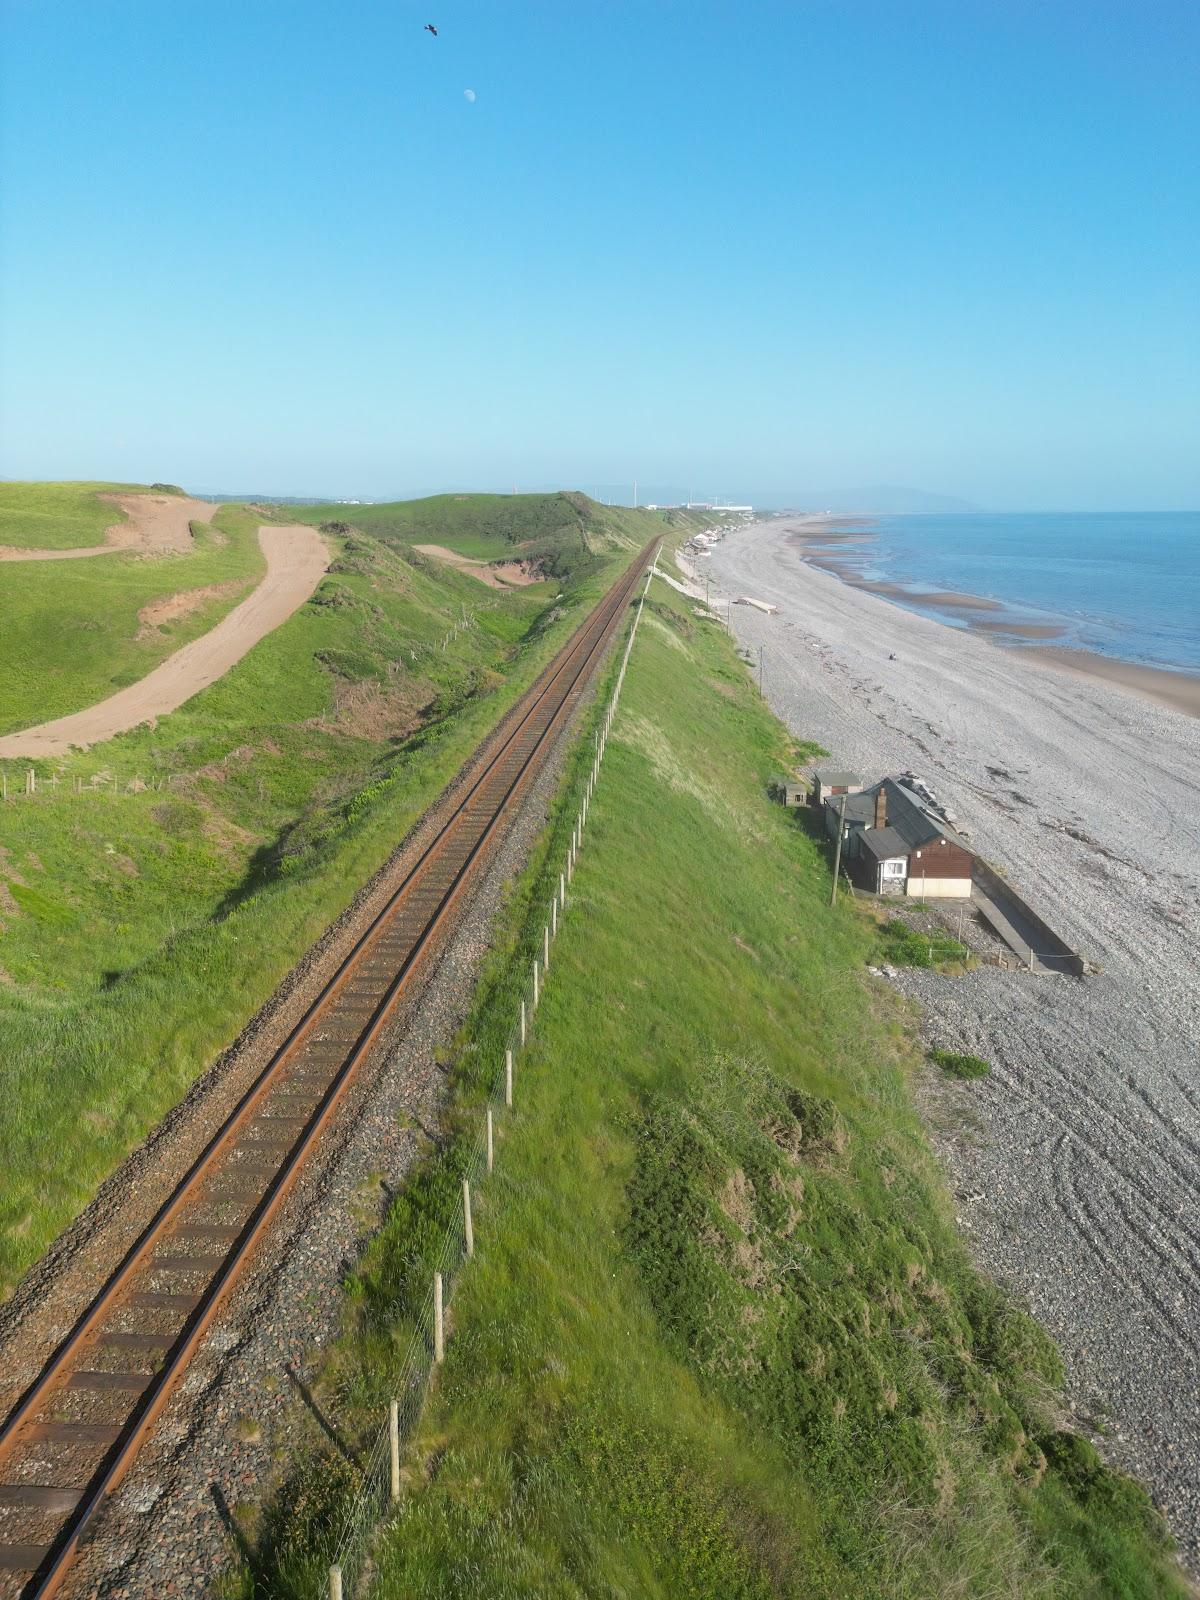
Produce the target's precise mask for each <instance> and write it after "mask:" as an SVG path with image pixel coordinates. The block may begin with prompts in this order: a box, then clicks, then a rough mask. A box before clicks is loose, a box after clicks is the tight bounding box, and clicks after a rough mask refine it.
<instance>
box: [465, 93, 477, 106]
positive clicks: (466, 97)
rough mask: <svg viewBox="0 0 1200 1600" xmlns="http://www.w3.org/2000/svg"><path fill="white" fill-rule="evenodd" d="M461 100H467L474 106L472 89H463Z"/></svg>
mask: <svg viewBox="0 0 1200 1600" xmlns="http://www.w3.org/2000/svg"><path fill="white" fill-rule="evenodd" d="M463 99H464V100H469V101H470V102H471V104H472V105H474V104H475V91H474V89H464V90H463Z"/></svg>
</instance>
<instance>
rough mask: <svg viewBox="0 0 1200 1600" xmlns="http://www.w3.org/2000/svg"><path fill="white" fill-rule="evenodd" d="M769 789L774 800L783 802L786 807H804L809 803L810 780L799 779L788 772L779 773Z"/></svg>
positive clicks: (772, 780)
mask: <svg viewBox="0 0 1200 1600" xmlns="http://www.w3.org/2000/svg"><path fill="white" fill-rule="evenodd" d="M767 787H768V791H769V793H770V794H771V796H772V798H773V799H775V800H782V802H783V803H784V805H785V806H802V805H805V804H806V803H807V801H808V780H807V779H806V778H797V777H795V776H792V775H789V774H788V773H786V772H777V773H776V774H775V776H774V777H773V778H772V779H771V781H770V783H769V784H768V786H767Z"/></svg>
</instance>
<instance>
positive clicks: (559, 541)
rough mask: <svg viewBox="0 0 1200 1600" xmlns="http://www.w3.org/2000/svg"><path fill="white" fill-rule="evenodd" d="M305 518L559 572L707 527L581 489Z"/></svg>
mask: <svg viewBox="0 0 1200 1600" xmlns="http://www.w3.org/2000/svg"><path fill="white" fill-rule="evenodd" d="M298 516H299V520H300V521H302V522H315V523H321V522H338V523H344V524H346V525H347V526H348V527H353V528H360V529H361V530H362V531H363V532H364V533H370V534H374V535H375V537H376V538H379V539H384V540H387V541H395V542H396V543H400V544H440V545H444V546H445V547H446V548H447V549H449V550H454V551H457V552H458V554H459V555H464V556H470V557H471V558H472V559H474V560H479V561H498V560H502V559H504V558H506V557H516V558H518V559H520V560H528V561H537V562H538V563H539V564H540V565H541V566H542V568H543V569H544V570H545V571H547V572H552V573H554V574H556V575H558V576H564V575H565V574H566V573H568V572H570V571H573V570H575V569H576V568H578V566H579V564H580V562H581V561H583V560H586V559H587V558H589V557H595V556H599V555H601V554H604V553H606V552H608V551H613V550H625V549H628V550H632V549H640V548H641V546H642V545H644V544H645V543H646V541H647V540H648V539H650V538H652V537H653V535H654V534H655V532H656V531H660V530H661V529H662V527H663V525H664V523H666V524H667V525H674V523H675V522H676V521H678V520H679V519H682V520H683V521H684V522H685V523H687V524H688V525H692V524H693V523H694V525H695V526H696V527H698V528H699V527H704V526H705V525H706V524H707V523H708V522H710V521H711V520H712V519H711V518H706V517H705V516H703V515H702V514H699V513H697V514H695V515H691V514H689V513H687V512H653V511H635V510H633V509H632V508H630V507H628V506H602V505H600V504H598V503H597V502H596V501H595V500H592V499H590V498H589V497H588V496H587V495H586V494H580V493H578V492H577V491H576V490H565V489H564V490H559V491H557V492H555V493H552V494H436V495H430V496H428V497H427V498H426V499H423V500H397V501H393V502H391V503H390V504H386V505H347V504H345V503H338V502H330V503H329V504H326V505H323V506H322V505H317V506H302V507H301V508H300V509H299V511H298Z"/></svg>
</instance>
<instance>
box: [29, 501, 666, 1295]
mask: <svg viewBox="0 0 1200 1600" xmlns="http://www.w3.org/2000/svg"><path fill="white" fill-rule="evenodd" d="M547 498H552V497H547ZM290 515H291V513H289V516H290ZM260 521H262V514H261V513H258V512H255V513H253V514H251V513H249V512H247V511H246V510H245V509H242V508H237V507H226V508H224V509H223V510H222V512H221V513H220V517H219V528H220V529H224V530H225V533H226V536H227V537H228V539H229V544H228V545H227V546H223V547H218V549H217V551H216V552H215V553H216V555H218V556H221V557H228V556H229V555H230V553H231V552H235V551H236V550H237V549H238V548H239V539H240V538H241V537H242V536H243V535H247V536H248V534H249V533H250V532H252V530H253V529H254V528H255V527H256V526H257V524H258V523H259V522H260ZM659 526H661V524H660V523H658V522H657V521H656V520H655V519H654V518H652V517H651V516H649V515H646V514H642V515H641V520H640V522H637V521H635V522H634V523H633V524H631V527H633V528H636V530H637V532H638V534H639V535H640V537H639V538H638V541H637V542H638V543H639V544H640V543H643V542H644V541H645V539H646V538H648V537H649V536H650V535H651V533H652V532H653V531H655V529H656V528H658V527H659ZM449 533H450V535H451V536H452V537H453V535H454V528H453V523H452V522H451V525H450V528H449ZM330 537H331V539H332V542H333V544H334V545H335V547H336V549H337V556H336V559H335V561H334V563H333V566H332V568H331V570H330V572H329V574H328V575H327V577H326V578H325V579H324V580H323V582H322V583H321V585H320V587H319V588H318V590H317V592H316V594H315V595H314V596H313V598H312V599H311V600H310V601H309V602H308V603H307V604H306V605H304V606H303V607H301V608H300V610H299V611H298V612H297V613H296V614H295V615H294V616H293V617H292V618H291V619H290V620H289V621H288V622H287V623H285V624H284V625H283V626H282V627H281V628H279V629H277V630H276V631H275V632H274V633H272V634H270V635H269V636H268V637H267V638H265V639H264V640H262V641H261V642H260V643H259V644H258V645H257V646H256V647H255V648H254V649H253V650H252V651H250V653H249V654H248V655H247V656H246V657H245V658H244V659H243V660H242V661H241V662H239V663H238V665H237V666H235V667H234V668H233V670H232V671H230V672H229V673H228V674H226V676H225V677H224V678H222V679H221V680H220V681H219V682H218V683H215V684H213V685H212V686H211V687H210V688H208V689H206V690H205V691H203V693H201V694H199V695H196V696H195V697H194V698H193V699H191V700H190V701H188V702H187V704H186V705H184V706H182V707H181V708H180V709H179V710H178V711H176V712H174V713H173V714H172V715H171V716H169V717H165V718H163V719H161V720H160V722H159V724H158V726H157V727H156V728H154V729H149V728H143V729H140V730H135V731H133V732H131V733H128V734H124V735H122V736H120V737H119V738H116V739H113V740H110V741H108V742H107V743H105V744H103V745H100V746H97V747H95V748H93V749H92V750H91V751H88V752H86V753H82V754H75V755H71V756H68V757H63V758H61V759H54V760H44V761H37V762H33V763H29V762H25V761H22V762H20V763H15V764H14V763H10V764H9V765H8V776H9V795H10V798H9V801H8V803H7V805H5V806H4V807H3V809H2V810H0V1095H2V1096H3V1102H4V1105H5V1113H6V1114H5V1118H4V1119H3V1123H2V1125H0V1167H2V1168H3V1170H4V1175H5V1179H4V1183H3V1185H0V1293H3V1292H4V1289H5V1288H6V1287H7V1288H11V1285H12V1284H13V1282H14V1280H15V1278H16V1277H17V1276H18V1275H19V1274H20V1272H21V1271H22V1270H23V1269H24V1268H25V1267H26V1266H27V1265H28V1264H29V1263H30V1262H31V1261H33V1260H34V1259H36V1258H37V1256H38V1255H39V1254H40V1253H41V1252H42V1251H43V1250H44V1249H45V1247H46V1245H47V1244H48V1243H49V1242H50V1240H51V1239H53V1237H54V1236H55V1234H56V1233H57V1232H58V1231H59V1230H60V1229H61V1228H62V1227H63V1226H64V1224H66V1223H67V1222H68V1221H70V1219H71V1217H72V1216H73V1215H75V1214H76V1212H78V1210H79V1209H80V1208H81V1207H82V1206H83V1205H84V1204H86V1202H87V1201H88V1199H89V1198H90V1197H91V1195H92V1193H93V1192H94V1190H95V1188H96V1186H97V1184H98V1183H99V1182H100V1181H101V1180H102V1179H103V1178H104V1177H105V1176H106V1175H107V1174H108V1173H109V1172H110V1171H112V1169H113V1168H114V1167H115V1166H116V1164H117V1163H118V1162H119V1161H120V1160H121V1159H122V1157H123V1156H124V1155H125V1154H126V1153H127V1152H128V1151H129V1150H130V1149H132V1148H133V1147H134V1146H135V1145H136V1144H137V1143H138V1142H139V1141H140V1139H141V1138H143V1137H144V1135H145V1133H146V1132H147V1130H148V1129H149V1128H150V1127H151V1126H152V1125H153V1124H154V1122H155V1121H156V1120H157V1119H158V1118H159V1117H160V1116H161V1115H162V1114H163V1113H164V1112H165V1111H166V1110H167V1109H169V1107H170V1106H171V1105H173V1104H174V1103H175V1102H176V1101H177V1100H178V1099H179V1097H180V1096H181V1095H182V1094H183V1093H184V1092H185V1091H186V1090H187V1088H188V1087H189V1085H190V1084H191V1083H192V1082H193V1081H194V1079H195V1078H196V1076H197V1075H198V1074H199V1073H200V1072H201V1071H202V1070H203V1068H204V1067H205V1066H206V1065H207V1064H208V1063H209V1062H210V1061H211V1060H212V1059H213V1058H214V1056H215V1055H216V1054H217V1053H218V1052H219V1051H220V1050H221V1049H222V1048H224V1047H225V1046H226V1045H227V1044H228V1043H229V1042H230V1041H231V1040H232V1039H233V1038H235V1037H236V1035H237V1034H238V1032H239V1031H240V1029H241V1028H242V1026H243V1025H244V1024H245V1022H246V1021H247V1020H248V1018H249V1017H250V1016H251V1015H252V1014H253V1013H254V1011H255V1010H256V1009H257V1008H258V1007H259V1006H260V1005H261V1004H262V1003H263V1002H264V1001H265V1000H266V999H267V998H268V996H269V995H270V994H271V993H272V991H273V990H274V988H275V986H276V985H277V984H278V982H279V981H280V979H281V978H282V977H283V976H284V974H285V973H286V972H287V971H288V970H289V969H290V967H291V966H292V965H294V963H295V962H296V961H297V960H298V959H299V958H300V956H301V955H303V953H304V952H305V950H306V949H307V948H308V947H309V945H310V944H311V943H312V942H313V941H314V940H315V939H316V938H317V937H319V935H320V934H321V933H322V932H323V930H324V929H325V927H327V926H328V924H329V922H330V921H331V920H332V919H333V918H334V917H336V916H337V915H338V913H339V912H340V911H341V910H342V909H343V908H344V906H345V905H346V904H347V903H348V902H349V900H350V899H351V898H352V896H353V895H354V893H355V891H356V889H357V888H358V886H359V884H360V883H362V882H363V881H364V880H365V879H366V878H367V877H368V876H369V875H370V873H371V872H372V871H374V869H375V868H376V867H377V866H378V865H379V864H380V863H381V862H382V861H383V860H384V859H385V858H386V856H387V855H388V853H389V851H390V850H391V849H392V848H393V847H394V845H395V844H396V843H397V842H398V840H399V839H400V838H401V837H402V836H403V835H404V833H405V831H406V830H407V829H408V827H409V826H410V825H411V823H412V822H413V820H415V818H416V817H418V816H419V815H420V813H421V812H422V811H423V810H424V809H425V807H426V806H427V805H428V804H429V802H430V800H431V799H432V798H433V797H434V796H435V795H436V793H437V792H438V791H439V790H440V788H441V787H442V786H443V784H444V783H445V782H446V781H448V779H449V778H450V777H451V776H452V775H453V773H454V772H455V771H456V770H457V768H458V767H459V766H460V765H461V763H462V761H463V760H464V759H465V758H466V756H467V755H468V754H469V753H470V751H471V750H472V749H473V748H474V746H475V744H476V743H477V742H478V740H479V739H480V738H481V737H482V736H483V734H484V733H485V732H486V731H487V729H488V728H490V727H491V726H492V725H493V723H494V722H495V720H496V718H497V717H498V716H499V715H500V714H501V713H502V712H503V711H504V709H506V707H507V706H508V705H509V704H511V702H512V700H513V699H514V698H515V697H516V695H517V694H518V693H519V692H520V690H521V689H522V688H523V687H524V686H525V684H527V683H528V682H529V681H530V679H531V678H532V677H533V676H534V674H535V673H536V672H537V670H538V668H539V667H540V666H541V664H542V663H543V662H544V661H545V660H546V659H547V657H548V655H549V654H550V653H551V652H552V651H553V650H554V649H555V648H556V647H557V645H558V644H559V643H560V642H561V641H562V639H563V638H564V637H565V636H566V634H567V633H569V631H570V630H571V629H572V628H573V627H574V626H575V624H576V622H577V621H578V619H579V615H580V612H581V610H582V608H584V607H586V606H587V605H590V604H591V603H592V602H593V601H594V600H595V598H596V597H597V596H598V595H599V593H600V592H601V591H602V589H603V587H604V586H605V584H606V583H607V582H608V581H609V580H610V578H611V577H613V576H615V573H616V571H617V570H618V569H619V567H620V565H621V563H622V562H623V560H624V559H625V555H624V552H617V553H614V554H612V555H610V556H607V557H603V558H601V557H588V558H587V559H586V560H584V559H582V558H581V559H580V560H579V561H578V563H575V564H574V565H573V564H572V562H571V561H570V560H568V561H567V562H566V566H567V568H568V573H567V576H566V577H565V578H562V579H556V580H555V581H554V582H546V583H541V584H535V585H533V586H531V587H528V588H525V589H521V590H519V591H511V592H500V591H495V590H491V589H487V588H485V587H484V586H483V585H482V584H480V583H478V582H477V581H476V580H475V579H473V578H471V577H468V576H465V575H463V574H461V573H458V572H456V571H454V570H453V569H452V568H449V567H447V566H445V565H444V564H442V563H438V562H434V561H430V560H428V559H426V558H423V557H420V556H416V557H414V556H413V555H412V553H411V551H410V550H409V549H408V548H407V547H406V546H404V545H403V544H400V543H395V542H390V541H385V540H383V539H380V538H377V537H375V536H374V535H371V534H368V533H366V532H363V531H355V532H353V533H351V534H349V535H331V536H330ZM247 542H248V537H247ZM203 559H204V557H203V556H200V555H198V556H197V557H194V558H193V557H189V558H179V559H177V560H176V561H175V562H167V563H164V565H167V566H180V565H185V564H186V563H188V562H191V561H193V560H196V561H200V560H203ZM158 565H159V563H156V562H140V563H139V562H136V561H134V562H127V561H125V560H123V559H122V558H120V557H107V556H106V557H101V558H97V560H96V561H91V560H85V561H79V562H66V563H47V564H44V565H43V566H41V568H40V569H39V570H40V573H41V574H49V573H51V572H52V573H53V575H54V581H53V583H52V584H50V585H49V586H48V587H47V588H46V589H44V590H39V591H38V594H37V597H36V598H35V597H34V594H33V591H32V590H25V589H22V590H21V591H20V592H21V594H22V595H23V596H24V597H25V599H24V600H23V602H22V608H21V609H20V610H19V611H18V612H16V613H15V614H14V612H13V611H12V610H11V609H10V610H9V611H8V613H7V614H6V622H8V623H10V625H9V626H6V627H5V628H3V629H0V668H2V670H0V680H3V679H5V678H8V677H10V676H12V675H14V674H16V675H18V676H21V677H22V682H23V683H24V684H25V685H26V689H25V692H26V693H27V695H28V697H29V699H28V704H29V705H34V704H45V702H44V701H39V700H38V695H39V692H40V691H39V676H41V677H46V676H48V675H49V674H50V673H51V672H52V671H53V670H55V667H56V665H57V666H58V667H60V668H61V670H62V671H63V672H64V673H65V672H67V671H68V670H70V671H74V672H76V677H75V679H74V682H75V684H76V688H77V690H78V691H79V692H82V687H83V679H82V676H81V675H80V674H81V671H82V668H81V667H79V664H78V662H77V661H76V657H78V658H79V661H84V660H89V659H90V660H92V661H93V670H94V671H95V674H96V679H97V681H98V680H99V677H100V674H101V668H100V666H99V665H98V661H99V657H98V656H96V657H94V658H92V657H89V656H88V651H89V649H91V648H92V641H94V640H98V641H103V640H104V639H106V638H108V637H109V636H108V634H107V633H106V632H105V631H104V630H105V629H106V628H107V626H108V621H109V618H108V613H109V612H110V611H111V612H113V613H118V614H121V615H126V616H127V615H129V614H130V612H132V613H133V614H136V608H137V605H138V604H140V603H141V602H142V599H143V597H144V595H145V590H144V589H143V588H142V587H141V585H142V584H143V582H144V580H145V578H146V574H147V572H152V571H153V569H155V568H156V567H157V566H158ZM94 568H103V569H104V570H103V571H102V572H95V573H92V569H94ZM80 569H87V570H88V573H89V574H91V576H89V577H88V578H87V580H86V581H87V583H88V585H90V586H91V587H90V588H88V589H80V590H79V591H75V590H72V589H71V588H69V587H68V589H67V591H66V592H67V593H68V595H73V596H74V598H73V599H72V600H71V605H72V606H76V605H78V607H79V609H78V610H71V611H67V612H63V611H55V609H54V605H55V587H56V586H61V585H62V584H63V583H64V581H66V580H70V581H71V582H74V581H80V582H83V581H84V580H83V575H82V574H81V573H80ZM22 570H24V571H29V570H31V569H30V568H24V569H23V564H14V565H13V566H11V567H9V568H8V569H6V570H4V572H3V581H4V583H5V585H6V604H8V605H9V606H10V607H11V600H10V598H9V591H8V582H9V578H10V576H11V575H12V574H13V573H20V572H22ZM77 575H78V580H77ZM122 584H124V585H126V586H127V590H126V591H124V592H123V590H122V587H121V586H122ZM109 586H111V587H109ZM85 594H90V596H91V599H90V601H88V602H87V603H85V600H84V596H85ZM26 601H27V602H28V604H26V603H25V602H26ZM89 606H91V607H92V608H94V609H93V610H92V611H89V609H88V607H89ZM14 615H15V618H16V623H17V629H16V632H15V633H14V631H13V626H12V625H11V623H12V620H13V618H14ZM64 616H69V617H71V618H76V619H78V618H79V617H84V618H89V617H90V620H91V622H92V623H93V624H94V627H95V629H96V630H97V631H96V632H95V633H94V634H89V633H88V632H87V631H86V629H85V630H84V633H83V636H82V640H81V639H80V638H78V637H76V636H75V635H74V634H73V633H70V632H68V631H67V628H66V625H65V624H64V622H63V617H64ZM39 618H40V619H41V621H40V626H39ZM72 626H74V624H72ZM453 629H457V630H458V632H457V635H456V637H454V638H453V639H451V640H450V641H449V643H448V646H447V648H446V649H445V650H443V649H442V641H443V640H444V639H446V638H447V637H448V635H449V634H450V633H451V631H452V630H453ZM22 640H23V641H24V643H23V644H22V643H21V642H20V641H22ZM14 641H16V642H14ZM95 648H96V649H97V651H98V650H99V648H100V647H99V645H98V644H97V645H96V646H95ZM22 652H24V656H23V655H22ZM39 652H40V654H39ZM106 670H109V673H110V679H111V667H109V668H108V669H106ZM30 765H32V766H33V768H34V769H35V771H36V772H37V775H38V791H37V793H36V795H35V796H33V797H27V796H26V795H25V794H24V793H23V792H22V791H23V779H24V774H25V770H26V768H27V767H29V766H30ZM77 784H82V785H83V788H82V792H76V785H77Z"/></svg>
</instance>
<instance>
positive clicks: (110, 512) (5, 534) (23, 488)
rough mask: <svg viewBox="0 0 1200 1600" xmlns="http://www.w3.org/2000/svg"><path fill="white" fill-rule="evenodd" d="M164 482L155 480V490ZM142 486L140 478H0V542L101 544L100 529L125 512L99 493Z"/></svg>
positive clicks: (44, 546) (21, 545)
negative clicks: (122, 480)
mask: <svg viewBox="0 0 1200 1600" xmlns="http://www.w3.org/2000/svg"><path fill="white" fill-rule="evenodd" d="M166 487H167V486H166V485H163V484H159V485H156V488H157V489H158V490H159V492H162V490H163V489H165V488H166ZM145 489H146V485H145V484H141V483H21V482H17V481H9V482H7V483H0V544H7V545H15V546H16V547H17V548H18V549H21V550H80V549H83V548H85V547H86V546H88V545H93V544H103V543H104V532H105V529H106V528H111V527H112V526H113V525H114V524H115V523H118V522H122V521H124V519H125V513H124V512H123V511H122V510H121V509H120V507H119V506H113V505H108V504H107V503H106V502H105V501H103V500H101V499H100V498H99V497H100V495H102V494H140V493H143V492H145ZM172 492H174V493H179V492H180V491H178V490H175V489H172Z"/></svg>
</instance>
